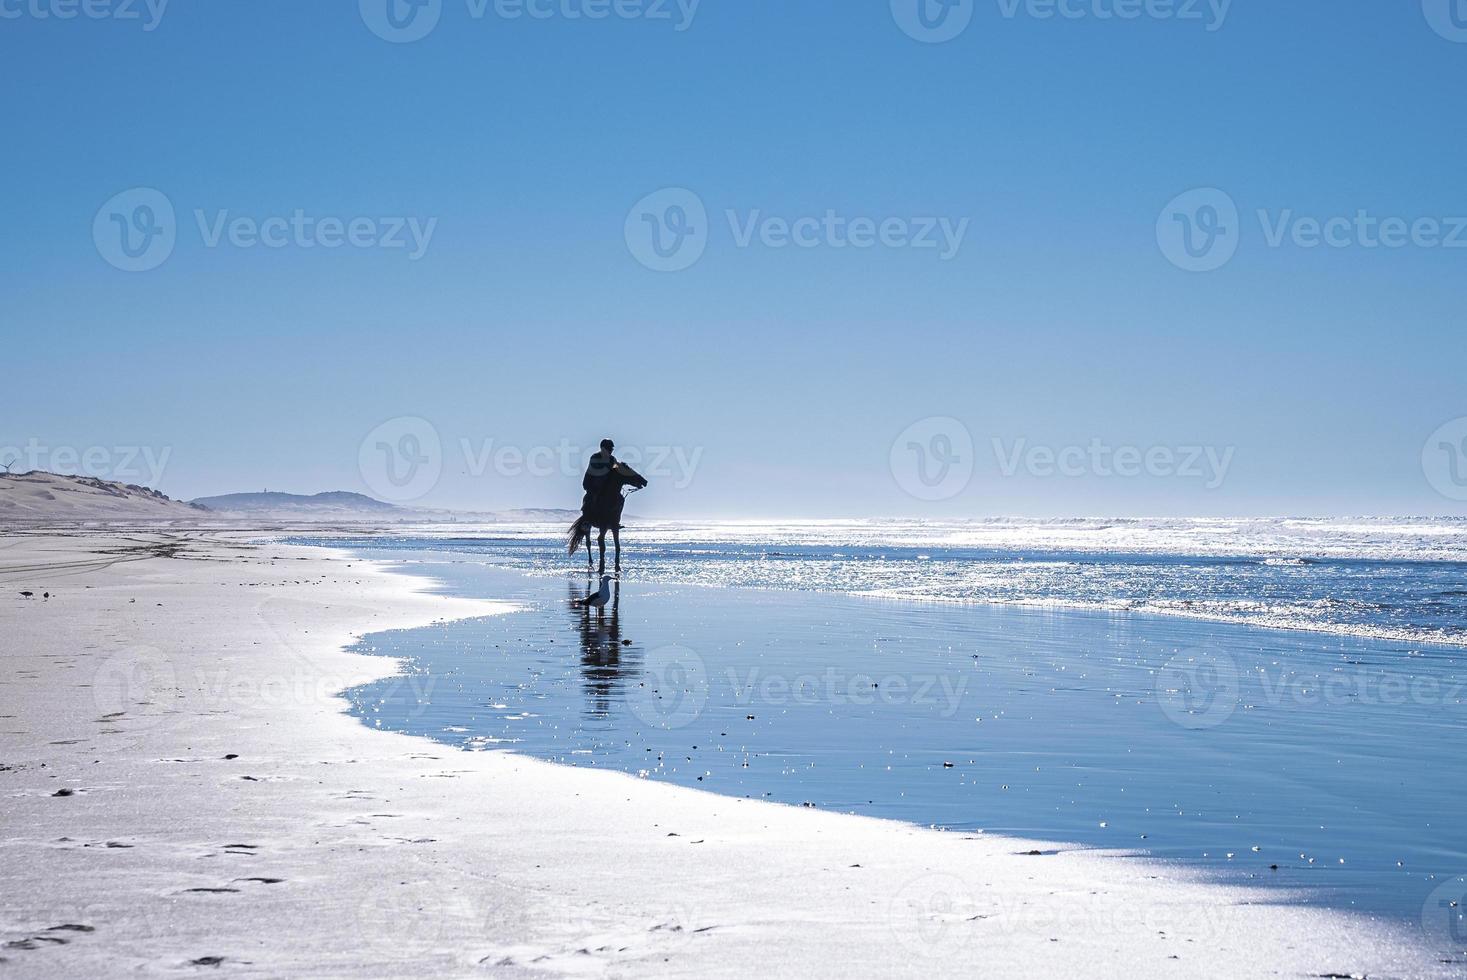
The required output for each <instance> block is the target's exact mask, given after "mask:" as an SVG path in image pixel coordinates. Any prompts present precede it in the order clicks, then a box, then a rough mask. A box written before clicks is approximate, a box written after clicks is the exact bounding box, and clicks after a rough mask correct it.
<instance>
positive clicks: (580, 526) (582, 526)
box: [565, 514, 591, 555]
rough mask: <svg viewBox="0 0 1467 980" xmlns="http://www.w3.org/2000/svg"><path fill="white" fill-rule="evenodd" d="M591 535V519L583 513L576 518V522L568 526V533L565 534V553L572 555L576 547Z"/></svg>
mask: <svg viewBox="0 0 1467 980" xmlns="http://www.w3.org/2000/svg"><path fill="white" fill-rule="evenodd" d="M590 537H591V519H590V518H589V517H587V516H586V515H585V514H582V515H581V516H580V517H577V518H576V522H575V523H574V524H572V525H571V526H570V534H569V535H567V536H566V542H565V543H566V554H568V555H573V554H575V553H576V549H577V548H579V547H580V546H581V544H582V543H583V542H585V541H586V540H587V539H588V538H590Z"/></svg>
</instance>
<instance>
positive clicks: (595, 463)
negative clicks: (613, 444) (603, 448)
mask: <svg viewBox="0 0 1467 980" xmlns="http://www.w3.org/2000/svg"><path fill="white" fill-rule="evenodd" d="M614 466H616V457H615V456H613V455H612V454H611V453H604V452H601V453H596V454H594V455H593V456H592V457H591V459H590V461H589V462H588V463H587V464H586V475H585V476H583V477H581V489H582V490H584V491H585V492H586V495H585V497H583V498H582V499H581V512H582V513H586V512H587V511H588V510H589V509H590V507H591V501H593V500H595V499H596V498H597V497H598V496H599V495H600V494H601V490H602V488H604V487H605V486H606V478H607V477H608V476H610V475H611V470H612V467H614Z"/></svg>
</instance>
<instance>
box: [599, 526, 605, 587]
mask: <svg viewBox="0 0 1467 980" xmlns="http://www.w3.org/2000/svg"><path fill="white" fill-rule="evenodd" d="M598 543H599V544H600V545H601V571H600V572H599V573H598V574H601V575H605V574H606V528H604V527H603V528H602V529H601V537H600V541H599V542H598Z"/></svg>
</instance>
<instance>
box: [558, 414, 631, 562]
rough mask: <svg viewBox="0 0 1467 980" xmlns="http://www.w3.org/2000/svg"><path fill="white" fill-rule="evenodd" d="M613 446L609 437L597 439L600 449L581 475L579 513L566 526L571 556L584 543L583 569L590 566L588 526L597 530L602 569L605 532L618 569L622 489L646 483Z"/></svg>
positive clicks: (622, 501)
mask: <svg viewBox="0 0 1467 980" xmlns="http://www.w3.org/2000/svg"><path fill="white" fill-rule="evenodd" d="M615 449H616V446H615V444H613V443H612V441H611V440H610V439H603V440H601V451H600V452H598V453H596V454H595V455H593V456H592V457H591V459H590V462H589V463H588V464H587V465H586V475H585V476H584V477H582V478H581V489H582V490H584V491H585V496H584V497H583V498H582V499H581V516H580V517H579V518H577V519H576V522H575V523H574V524H572V525H571V528H570V538H569V553H570V554H572V555H574V554H575V553H576V549H577V548H579V547H580V546H581V543H582V542H585V543H586V566H587V568H589V567H590V566H591V544H590V537H591V529H592V528H593V527H594V528H597V529H599V530H600V532H601V534H600V536H599V540H598V543H599V545H600V548H601V571H602V572H605V571H606V532H607V531H610V532H611V537H612V540H613V541H614V542H615V544H616V570H617V571H621V515H622V509H623V508H624V507H626V498H625V497H623V496H622V493H621V491H622V488H623V487H628V486H629V487H632V488H634V489H636V490H641V489H643V488H644V487H646V486H647V481H646V479H645V478H643V477H642V475H641V474H640V473H638V472H637V471H636V470H634V469H632V468H631V467H630V466H628V465H627V464H626V463H623V462H621V461H619V460H618V459H617V458H616V456H615V455H613V451H614V450H615Z"/></svg>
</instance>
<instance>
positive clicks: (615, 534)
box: [611, 527, 621, 572]
mask: <svg viewBox="0 0 1467 980" xmlns="http://www.w3.org/2000/svg"><path fill="white" fill-rule="evenodd" d="M611 540H612V541H614V542H616V570H617V572H620V571H621V528H619V527H614V528H612V529H611Z"/></svg>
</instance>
